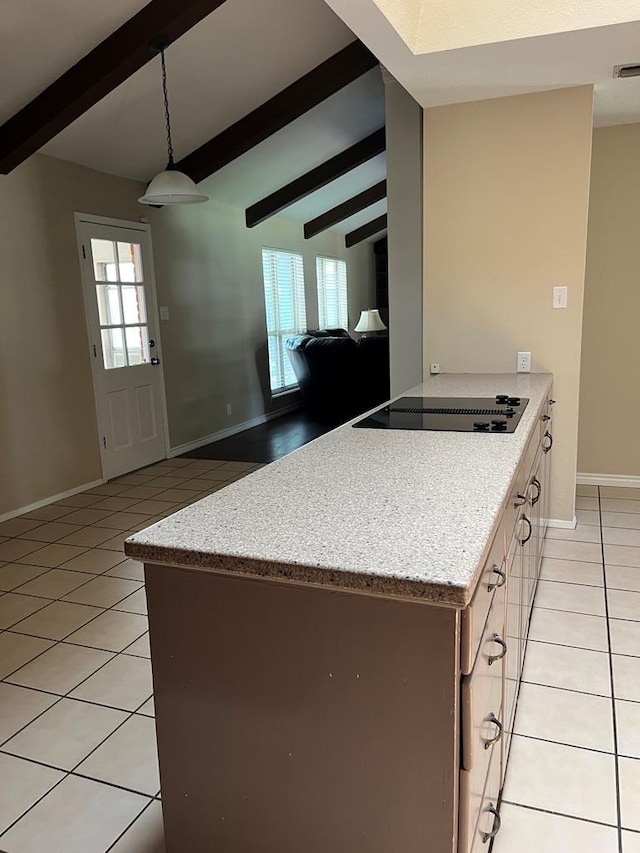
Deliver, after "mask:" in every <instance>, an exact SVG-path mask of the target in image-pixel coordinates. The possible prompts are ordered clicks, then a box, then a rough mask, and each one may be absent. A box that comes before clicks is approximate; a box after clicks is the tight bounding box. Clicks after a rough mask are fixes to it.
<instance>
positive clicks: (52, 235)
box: [0, 155, 374, 516]
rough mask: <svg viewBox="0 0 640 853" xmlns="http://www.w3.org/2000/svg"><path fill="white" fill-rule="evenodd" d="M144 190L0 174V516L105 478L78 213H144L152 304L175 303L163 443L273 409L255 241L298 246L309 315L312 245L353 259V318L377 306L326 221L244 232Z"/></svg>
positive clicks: (78, 172) (119, 182)
mask: <svg viewBox="0 0 640 853" xmlns="http://www.w3.org/2000/svg"><path fill="white" fill-rule="evenodd" d="M142 189H143V185H142V184H140V183H137V182H135V181H128V180H125V179H122V178H116V177H113V176H111V175H106V174H103V173H101V172H96V171H93V170H91V169H87V168H85V167H83V166H77V165H74V164H72V163H67V162H65V161H63V160H57V159H55V158H52V157H46V156H40V155H36V156H35V157H32V158H31V159H30V160H28V161H27V162H26V163H25V164H24V165H22V166H21V167H20V168H18V169H16V170H15V172H13V173H11V174H10V175H8V176H6V177H2V178H0V221H2V231H1V232H0V258H1V259H2V266H1V270H2V271H1V273H0V275H1V286H0V516H2V515H4V514H8V513H14V512H16V511H17V510H19V509H21V508H22V507H25V506H28V505H29V504H32V503H36V502H37V501H43V500H46V499H47V498H50V497H52V496H54V495H57V494H60V493H61V492H65V491H67V490H71V489H74V488H77V487H80V486H82V485H84V484H86V483H88V482H92V481H94V480H97V479H99V478H100V477H101V468H100V455H99V451H98V436H97V429H96V417H95V406H94V400H93V386H92V381H91V366H90V362H89V356H88V348H87V336H86V326H85V316H84V304H83V298H82V285H81V279H80V266H79V262H78V252H77V247H76V235H75V222H74V216H73V214H74V212H75V211H79V212H82V213H93V214H96V215H100V216H110V217H114V218H118V219H127V220H136V219H139V218H140V217H141V216H147V217H148V218H149V219H150V220H151V221H152V239H153V243H154V255H155V261H156V263H155V266H156V275H157V278H158V298H159V303H160V304H161V305H167V306H168V307H169V308H170V312H171V314H170V320H169V321H168V322H166V323H162V324H161V336H162V343H163V363H164V370H165V377H166V385H167V398H168V415H169V430H170V443H171V446H172V447H175V446H178V445H181V444H183V443H186V442H191V441H196V440H198V439H200V438H203V437H206V436H208V435H211V434H212V433H215V432H217V431H218V430H222V429H226V428H229V427H233V426H236V425H238V424H240V423H243V422H244V421H247V420H249V419H251V418H254V417H256V416H259V415H261V414H263V413H264V412H265V411H272V410H273V408H274V406H273V404H272V402H271V398H270V394H269V393H268V374H267V358H266V330H265V319H264V300H263V295H262V294H263V290H262V270H261V256H260V249H261V247H262V245H271V246H275V247H278V248H284V249H291V250H300V251H302V252H303V253H304V258H305V278H306V283H307V309H308V318H309V325H310V326H313V325H316V324H317V301H316V294H315V255H316V254H327V255H331V256H335V257H345V258H346V259H347V260H348V262H349V286H350V298H349V314H350V323H351V327H353V325H354V324H355V322H356V321H357V318H358V316H359V312H360V311H361V310H362V309H363V308H370V307H371V306H372V305H373V304H374V284H373V256H372V249H371V246H370V245H369V244H362V245H361V246H359V247H355V248H353V249H350V250H348V251H345V249H344V240H343V238H342V237H339V236H338V235H336V234H334V233H331V232H327V233H325V234H323V235H319V236H318V237H316V238H314V239H313V240H309V241H304V239H303V237H302V226H301V224H300V223H291V222H286V221H284V220H272V221H270V222H267V223H264V225H262V226H259V227H258V228H256V229H254V230H252V231H248V230H247V229H246V228H245V226H244V213H243V211H241V210H237V209H234V208H230V207H222V206H220V205H216V204H215V203H213V204H207V205H198V206H194V207H189V208H182V209H175V208H174V209H171V208H164V209H163V210H160V211H153V210H151V211H150V210H149V209H147V208H143V207H141V206H140V205H139V204H138V203H137V198H138V196H139V195H140V194H141V191H142ZM294 399H295V398H294ZM227 402H230V403H231V404H232V416H231V417H228V416H227V414H226V403H227ZM291 402H292V400H291V397H287V398H283V399H282V401H281V403H280V405H281V406H282V405H287V404H290V403H291Z"/></svg>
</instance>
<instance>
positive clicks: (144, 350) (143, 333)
mask: <svg viewBox="0 0 640 853" xmlns="http://www.w3.org/2000/svg"><path fill="white" fill-rule="evenodd" d="M125 333H126V336H127V355H128V357H129V365H136V364H148V363H149V360H150V356H149V331H148V329H147V327H146V326H129V327H127V328H126V329H125Z"/></svg>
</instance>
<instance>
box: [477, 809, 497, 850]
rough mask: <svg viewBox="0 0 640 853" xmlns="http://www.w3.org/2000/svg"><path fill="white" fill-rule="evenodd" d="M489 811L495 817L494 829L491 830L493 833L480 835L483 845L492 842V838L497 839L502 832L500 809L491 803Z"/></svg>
mask: <svg viewBox="0 0 640 853" xmlns="http://www.w3.org/2000/svg"><path fill="white" fill-rule="evenodd" d="M487 811H488V812H490V813H491V814H492V815H493V829H492V830H491V832H482V833H480V837H481V838H482V843H483V844H486V843H487V841H491V839H492V838H495V837H496V835H497V834H498V833H499V832H500V827H501V826H502V821H501V820H500V815H499V814H498V809H497V808H496V807H495V806H494V805H493V803H489V807H488V808H487Z"/></svg>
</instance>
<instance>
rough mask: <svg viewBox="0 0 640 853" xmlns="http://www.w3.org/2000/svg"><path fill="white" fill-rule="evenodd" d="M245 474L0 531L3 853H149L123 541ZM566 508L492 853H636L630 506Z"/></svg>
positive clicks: (223, 471)
mask: <svg viewBox="0 0 640 853" xmlns="http://www.w3.org/2000/svg"><path fill="white" fill-rule="evenodd" d="M256 467H260V466H256V465H249V464H244V463H233V462H229V463H223V462H217V461H207V460H182V459H173V460H168V461H166V462H162V463H160V464H158V465H154V466H151V467H150V468H148V469H145V470H143V471H140V472H136V473H135V474H129V475H127V476H125V477H121V478H120V479H119V480H116V481H113V482H111V483H108V484H106V485H104V486H100V487H98V488H96V489H92V490H90V491H88V492H84V493H83V494H80V495H75V496H74V497H71V498H68V499H65V500H63V501H60V502H59V503H57V504H52V505H50V506H47V507H44V508H43V509H41V510H35V511H34V512H31V513H28V514H26V515H24V516H22V517H21V518H16V519H12V520H11V521H7V522H4V523H2V524H0V632H1V633H0V779H2V784H1V785H0V851H1V853H42V851H44V850H61V851H65V853H106V851H110V852H111V853H162V851H163V850H164V845H163V840H162V810H161V802H160V792H159V787H160V783H159V779H158V767H157V758H156V747H155V730H154V721H153V698H152V684H151V670H150V664H149V646H148V632H147V618H146V603H145V598H144V589H143V587H144V584H143V574H142V567H141V565H140V564H139V563H136V562H135V561H133V560H130V559H127V558H126V557H125V555H124V553H123V550H122V548H123V542H124V540H125V539H126V538H127V536H129V535H130V533H131V532H133V531H135V530H137V529H140V528H142V527H146V526H148V525H149V524H151V523H153V522H155V521H157V520H158V519H160V518H162V517H164V516H166V515H169V514H171V513H172V512H175V511H176V510H178V509H180V508H181V507H183V506H185V505H187V504H189V503H192V502H193V501H195V500H199V499H200V498H201V497H204V496H205V495H206V494H209V493H210V492H212V491H215V490H216V489H218V488H221V487H223V486H225V485H226V484H227V483H229V482H230V481H232V480H235V479H238V478H239V477H241V476H244V475H245V474H247V473H249V472H250V471H251V470H253V469H254V468H256ZM598 492H599V493H598ZM578 495H579V497H578V516H579V525H578V528H577V530H575V531H571V530H555V529H554V530H550V531H549V534H548V537H547V542H546V543H545V558H544V561H543V567H542V579H541V582H540V587H539V590H538V595H537V599H536V607H535V609H534V616H533V621H532V626H531V637H532V639H531V640H530V642H529V647H528V651H527V659H526V664H525V671H524V682H523V685H522V691H521V695H520V702H519V706H518V713H517V718H516V734H515V735H514V738H513V751H512V754H511V759H510V764H509V770H508V774H507V781H506V785H505V790H504V797H503V800H504V802H503V805H502V812H501V814H502V820H503V828H502V830H501V832H500V834H499V836H498V838H497V839H496V843H495V844H494V853H533V851H535V853H573V851H576V853H578V851H579V853H640V490H629V489H607V488H601V489H600V490H598V489H597V488H595V487H581V488H579V490H578ZM602 543H604V544H602ZM603 555H604V558H605V560H606V563H605V562H603Z"/></svg>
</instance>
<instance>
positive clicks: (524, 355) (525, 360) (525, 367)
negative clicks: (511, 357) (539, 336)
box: [516, 352, 531, 373]
mask: <svg viewBox="0 0 640 853" xmlns="http://www.w3.org/2000/svg"><path fill="white" fill-rule="evenodd" d="M516 372H517V373H531V353H530V352H519V353H518V359H517V361H516Z"/></svg>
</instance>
